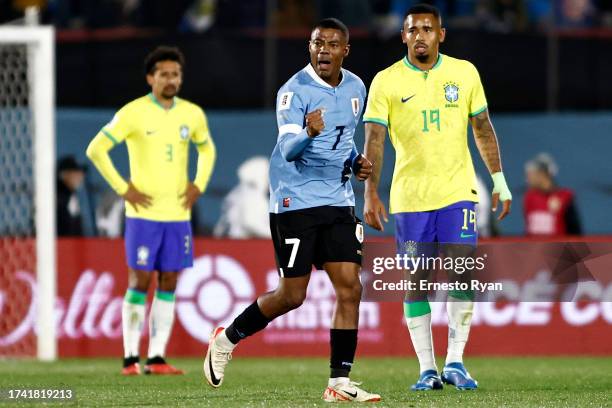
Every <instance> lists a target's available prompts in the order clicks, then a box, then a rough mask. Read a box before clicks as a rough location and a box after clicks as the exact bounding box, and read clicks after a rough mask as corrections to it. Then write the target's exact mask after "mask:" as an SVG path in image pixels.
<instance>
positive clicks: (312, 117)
mask: <svg viewBox="0 0 612 408" xmlns="http://www.w3.org/2000/svg"><path fill="white" fill-rule="evenodd" d="M324 128H325V122H323V111H322V110H321V109H317V110H314V111H312V112H310V113H307V114H306V132H307V133H308V136H310V137H315V136H319V134H320V133H321V132H322V131H323V129H324Z"/></svg>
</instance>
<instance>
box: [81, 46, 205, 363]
mask: <svg viewBox="0 0 612 408" xmlns="http://www.w3.org/2000/svg"><path fill="white" fill-rule="evenodd" d="M184 66H185V62H184V57H183V54H182V53H181V52H180V51H179V50H178V49H177V48H172V47H163V46H162V47H158V48H156V49H155V50H154V51H153V52H152V53H151V54H149V55H148V56H147V57H146V59H145V71H146V79H147V82H148V84H149V85H150V86H151V93H149V94H148V95H146V96H143V97H141V98H138V99H136V100H134V101H132V102H130V103H128V104H127V105H125V106H124V107H123V108H121V109H120V110H119V112H117V114H116V115H115V116H114V118H113V119H112V121H111V122H110V123H108V124H107V125H106V126H104V127H103V128H102V130H101V131H100V132H99V133H98V135H97V136H96V137H95V138H94V139H93V140H92V141H91V143H90V144H89V147H88V148H87V156H88V157H89V158H90V159H91V160H92V161H93V163H94V164H95V166H96V167H97V168H98V170H99V171H100V173H101V174H102V176H103V177H104V178H105V179H106V181H107V182H108V183H109V184H110V185H111V187H112V188H113V189H114V190H115V191H116V192H117V194H119V195H120V196H122V197H123V198H124V199H125V201H126V216H127V218H126V226H125V250H126V258H127V263H128V271H129V284H128V285H129V287H128V289H127V292H126V294H125V298H124V302H123V310H122V319H123V347H124V362H123V367H124V368H123V370H122V373H123V374H124V375H136V374H140V365H139V343H140V333H141V331H142V327H143V324H144V319H145V301H146V297H147V290H148V288H149V285H150V282H151V275H152V272H154V271H158V275H157V276H158V281H157V290H156V292H155V298H154V300H153V303H152V305H151V311H150V319H149V335H150V339H149V352H148V359H147V362H146V365H145V367H144V371H145V373H147V374H183V371H181V370H179V369H176V368H174V367H173V366H171V365H169V364H167V363H166V361H165V360H164V356H165V350H166V344H167V343H168V339H169V337H170V332H171V329H172V323H173V321H174V290H175V289H176V281H177V278H178V272H179V271H181V270H182V269H184V268H186V267H190V266H192V263H193V248H192V232H191V225H190V222H189V219H190V217H191V207H192V206H193V204H194V203H195V202H196V200H197V199H198V197H199V196H200V194H202V193H203V192H204V190H205V189H206V185H207V183H208V180H209V178H210V175H211V173H212V169H213V165H214V161H215V156H216V153H215V146H214V144H213V141H212V139H211V137H210V133H209V130H208V124H207V121H206V115H205V114H204V112H203V110H202V109H201V108H200V107H199V106H197V105H195V104H193V103H191V102H188V101H186V100H183V99H179V98H178V97H177V96H176V95H177V93H178V91H179V89H180V87H181V83H182V69H183V67H184ZM123 141H125V142H126V144H127V149H128V154H129V161H130V180H129V181H125V180H124V179H123V177H121V175H120V174H119V173H118V172H117V170H116V169H115V167H114V166H113V163H112V161H111V159H110V157H109V154H108V152H109V150H111V149H112V148H113V147H115V146H116V145H117V144H119V143H121V142H123ZM189 142H192V143H193V144H194V145H195V146H196V148H197V151H198V164H197V173H196V176H195V179H194V181H193V182H190V181H189V178H188V157H189Z"/></svg>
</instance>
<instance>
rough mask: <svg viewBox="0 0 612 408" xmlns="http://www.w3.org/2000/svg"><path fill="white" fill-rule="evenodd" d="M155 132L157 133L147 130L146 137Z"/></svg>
mask: <svg viewBox="0 0 612 408" xmlns="http://www.w3.org/2000/svg"><path fill="white" fill-rule="evenodd" d="M155 132H157V130H147V136H149V135H152V134H153V133H155Z"/></svg>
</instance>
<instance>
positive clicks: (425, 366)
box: [364, 4, 512, 390]
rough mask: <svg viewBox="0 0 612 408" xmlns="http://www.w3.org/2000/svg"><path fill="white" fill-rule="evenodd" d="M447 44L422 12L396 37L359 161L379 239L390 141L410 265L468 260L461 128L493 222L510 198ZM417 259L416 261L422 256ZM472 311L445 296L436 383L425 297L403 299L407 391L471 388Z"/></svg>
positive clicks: (455, 296)
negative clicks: (444, 335) (444, 333)
mask: <svg viewBox="0 0 612 408" xmlns="http://www.w3.org/2000/svg"><path fill="white" fill-rule="evenodd" d="M445 34H446V33H445V30H444V28H442V21H441V17H440V12H439V11H438V10H437V9H436V8H435V7H433V6H429V5H423V4H419V5H415V6H413V7H412V8H410V10H408V12H407V13H406V16H405V19H404V23H403V30H402V41H403V43H405V44H406V46H407V49H408V53H407V56H406V57H404V58H403V59H401V60H400V61H398V62H396V63H395V64H393V65H391V66H390V67H388V68H387V69H385V70H383V71H381V72H379V73H378V74H377V75H376V77H375V78H374V80H373V81H372V84H371V86H370V94H369V97H368V103H367V108H366V112H365V114H364V121H365V122H366V125H365V129H366V146H365V155H366V156H367V157H368V158H369V159H370V160H371V161H372V163H373V164H374V168H373V173H372V175H371V176H370V178H369V179H368V180H367V181H366V190H365V206H364V217H365V221H366V223H367V224H368V225H370V226H371V227H373V228H375V229H377V230H382V229H383V224H382V222H381V216H382V218H383V219H384V220H385V221H387V214H386V211H385V206H384V204H383V203H382V201H381V200H380V198H379V196H378V192H377V188H378V184H379V181H380V172H381V167H382V160H383V145H384V140H385V137H386V134H387V131H388V132H389V137H390V139H391V143H392V144H393V147H394V148H395V151H396V160H395V169H394V172H393V181H392V184H391V195H390V212H391V213H392V214H394V216H395V225H396V241H397V246H398V252H400V253H401V252H404V251H405V252H412V255H415V253H414V251H415V248H427V247H429V248H428V250H427V249H424V250H423V252H427V253H426V254H425V255H432V254H431V252H430V251H432V246H438V245H439V247H440V249H441V250H442V251H444V253H445V255H448V256H462V255H465V254H470V253H471V252H472V251H473V249H474V247H475V245H476V240H477V234H478V232H477V231H476V213H475V208H474V206H475V203H476V202H478V197H477V193H476V177H475V174H474V167H473V164H472V159H471V157H470V151H469V149H468V141H467V126H468V122H469V123H471V125H472V128H473V130H474V137H475V140H476V145H477V147H478V150H479V152H480V155H481V156H482V159H483V160H484V162H485V164H486V166H487V168H488V169H489V171H490V173H491V174H492V177H493V183H494V187H493V205H492V208H493V210H494V211H495V210H496V207H497V205H498V203H499V201H502V202H503V211H502V213H501V215H500V216H499V219H502V218H504V217H505V216H506V215H507V214H508V213H509V212H510V204H511V200H512V195H511V193H510V191H509V189H508V186H507V185H506V181H505V179H504V174H503V173H502V166H501V159H500V153H499V148H498V143H497V137H496V135H495V131H494V130H493V126H492V124H491V121H490V119H489V113H488V110H487V101H486V99H485V94H484V90H483V87H482V84H481V82H480V77H479V75H478V71H477V70H476V68H475V67H474V66H473V65H472V64H471V63H470V62H468V61H464V60H459V59H456V58H452V57H449V56H446V55H442V54H440V52H439V45H440V43H441V42H443V41H444V37H445ZM427 244H429V245H427ZM433 250H435V248H433ZM417 251H418V255H419V256H420V255H421V251H419V249H417ZM448 272H449V275H450V274H451V273H452V271H448ZM420 276H423V275H420ZM472 309H473V294H472V293H471V292H469V291H468V292H461V291H455V292H450V293H449V298H448V302H447V312H448V320H449V335H448V342H449V345H448V351H447V357H446V363H445V366H444V369H443V371H442V377H441V378H440V376H439V375H438V370H437V367H436V364H435V360H434V353H433V341H432V336H431V309H430V306H429V302H428V301H427V295H426V293H422V292H418V291H414V292H412V291H409V292H408V293H407V294H406V299H405V302H404V316H405V318H406V323H407V325H408V330H409V332H410V337H411V339H412V343H413V346H414V349H415V351H416V354H417V357H418V359H419V364H420V371H421V374H420V378H419V380H418V381H417V383H416V384H414V385H413V386H412V389H413V390H432V389H441V388H442V382H445V383H448V384H452V385H455V386H456V387H457V388H458V389H475V388H476V387H477V382H476V381H475V380H474V379H473V378H472V377H471V376H470V374H469V373H468V372H467V370H466V369H465V367H464V365H463V349H464V347H465V344H466V342H467V338H468V334H469V330H470V323H471V317H472Z"/></svg>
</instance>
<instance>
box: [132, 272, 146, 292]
mask: <svg viewBox="0 0 612 408" xmlns="http://www.w3.org/2000/svg"><path fill="white" fill-rule="evenodd" d="M150 283H151V273H150V272H147V271H137V270H135V269H130V270H129V273H128V286H129V287H130V288H132V289H136V290H138V291H140V292H147V291H148V290H149V284H150Z"/></svg>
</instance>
